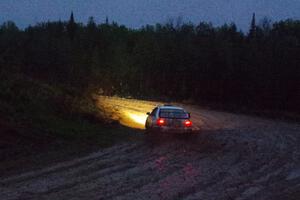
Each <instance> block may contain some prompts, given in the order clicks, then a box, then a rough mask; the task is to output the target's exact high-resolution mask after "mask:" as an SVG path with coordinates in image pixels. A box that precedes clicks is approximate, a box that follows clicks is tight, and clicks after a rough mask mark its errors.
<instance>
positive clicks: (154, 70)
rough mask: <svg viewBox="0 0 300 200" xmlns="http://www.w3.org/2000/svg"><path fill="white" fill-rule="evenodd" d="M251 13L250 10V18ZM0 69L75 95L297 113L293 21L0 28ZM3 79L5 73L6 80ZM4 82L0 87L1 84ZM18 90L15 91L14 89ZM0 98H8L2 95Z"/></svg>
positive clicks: (298, 61)
mask: <svg viewBox="0 0 300 200" xmlns="http://www.w3.org/2000/svg"><path fill="white" fill-rule="evenodd" d="M250 19H251V16H250ZM0 73H1V77H2V80H1V81H2V82H3V80H4V79H3V77H6V78H7V74H10V75H12V74H14V75H16V74H21V75H22V76H26V77H29V78H30V79H32V80H37V81H39V82H41V83H45V84H47V85H54V86H59V87H64V88H71V89H70V91H73V92H74V93H76V95H77V96H79V97H80V95H90V94H95V93H96V94H103V95H118V96H123V97H129V96H130V97H134V98H139V99H168V100H175V101H189V102H193V103H196V104H199V105H213V106H217V107H221V108H226V107H236V108H247V109H255V110H260V109H267V110H276V111H285V112H293V113H298V114H299V113H300V104H299V102H300V21H299V20H293V19H287V20H283V21H278V22H271V20H269V19H268V18H263V19H262V20H260V21H257V20H256V18H255V15H253V17H252V21H251V20H250V21H249V30H248V31H247V32H246V33H245V32H243V31H240V30H238V28H237V26H236V25H235V24H234V23H230V24H224V25H222V26H218V27H215V26H213V25H212V24H211V23H209V22H199V23H198V24H193V23H189V22H182V21H180V20H173V21H172V20H170V21H169V22H168V23H165V24H156V25H145V26H143V27H141V28H139V29H132V28H127V27H125V26H124V25H119V24H118V23H116V22H110V21H109V20H108V19H106V21H105V22H104V23H100V24H98V23H96V22H95V20H94V18H93V17H90V18H89V20H88V22H87V23H86V24H83V23H78V22H76V16H75V15H73V13H72V14H71V17H70V19H69V20H68V21H49V22H43V23H38V24H35V25H30V26H28V27H26V28H24V29H20V28H18V27H17V26H16V24H15V23H14V22H12V21H7V22H5V23H3V24H2V25H1V26H0ZM8 79H9V78H8ZM2 88H4V86H3V87H2ZM16 95H18V94H16ZM0 97H1V98H7V96H5V94H4V93H3V95H2V96H1V95H0Z"/></svg>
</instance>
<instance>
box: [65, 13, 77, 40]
mask: <svg viewBox="0 0 300 200" xmlns="http://www.w3.org/2000/svg"><path fill="white" fill-rule="evenodd" d="M67 31H68V34H69V37H70V39H71V40H74V37H75V32H76V23H75V20H74V14H73V11H72V12H71V17H70V20H69V22H68V25H67Z"/></svg>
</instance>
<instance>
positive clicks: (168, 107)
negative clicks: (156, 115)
mask: <svg viewBox="0 0 300 200" xmlns="http://www.w3.org/2000/svg"><path fill="white" fill-rule="evenodd" d="M159 108H160V109H176V110H184V109H183V108H181V107H178V106H159Z"/></svg>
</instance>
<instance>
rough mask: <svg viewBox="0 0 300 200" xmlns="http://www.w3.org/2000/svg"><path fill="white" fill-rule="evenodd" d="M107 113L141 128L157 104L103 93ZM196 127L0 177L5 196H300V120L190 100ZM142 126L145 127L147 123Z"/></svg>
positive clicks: (102, 103) (1, 193) (6, 198)
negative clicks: (251, 114) (270, 117)
mask: <svg viewBox="0 0 300 200" xmlns="http://www.w3.org/2000/svg"><path fill="white" fill-rule="evenodd" d="M98 103H99V106H101V107H102V108H103V109H105V110H106V111H107V112H108V113H109V114H108V117H110V118H113V119H116V120H119V121H120V122H121V123H122V124H124V125H126V126H130V127H133V128H141V129H142V128H143V123H144V120H145V117H146V115H145V113H146V112H149V111H151V109H152V108H153V107H154V106H155V105H157V104H159V102H148V101H138V100H126V99H121V98H107V97H99V102H98ZM185 108H186V109H187V110H188V111H189V112H191V114H192V120H193V122H194V125H195V132H197V134H196V135H195V136H193V137H191V138H185V137H171V136H164V137H162V138H161V139H160V140H159V141H156V142H154V141H149V140H147V139H146V137H145V136H143V137H142V138H144V139H142V140H139V141H136V142H127V143H126V142H125V143H123V144H119V145H116V146H114V147H111V148H108V149H103V150H99V151H98V152H94V153H92V154H90V155H88V156H85V157H80V158H77V159H74V160H69V161H65V162H62V163H57V164H56V165H54V166H49V167H47V168H44V169H40V170H36V171H29V172H26V173H22V174H16V175H13V176H9V177H1V178H0V199H1V200H14V199H39V200H40V199H51V200H53V199H71V200H73V199H74V200H75V199H91V200H93V199H95V200H96V199H195V200H196V199H197V200H198V199H205V200H206V199H207V200H210V199H211V200H218V199H224V200H225V199H227V200H231V199H236V200H242V199H245V200H248V199H255V200H260V199H272V200H276V199H284V200H286V199H294V200H299V199H300V125H299V124H292V123H286V122H281V121H272V120H267V119H261V118H256V117H249V116H245V115H237V114H230V113H226V112H216V111H210V110H205V109H201V108H199V107H197V106H185ZM141 134H143V130H141Z"/></svg>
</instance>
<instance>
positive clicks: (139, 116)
mask: <svg viewBox="0 0 300 200" xmlns="http://www.w3.org/2000/svg"><path fill="white" fill-rule="evenodd" d="M97 99H98V103H97V105H98V106H99V107H100V108H101V109H103V110H104V111H105V113H106V115H107V117H108V118H110V119H113V120H117V121H119V122H120V124H122V125H124V126H127V127H130V128H136V129H145V122H146V119H147V114H146V113H147V112H151V111H152V109H153V108H154V107H155V106H157V105H159V104H160V103H158V102H150V101H138V100H133V99H123V98H118V97H105V96H98V97H97Z"/></svg>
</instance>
